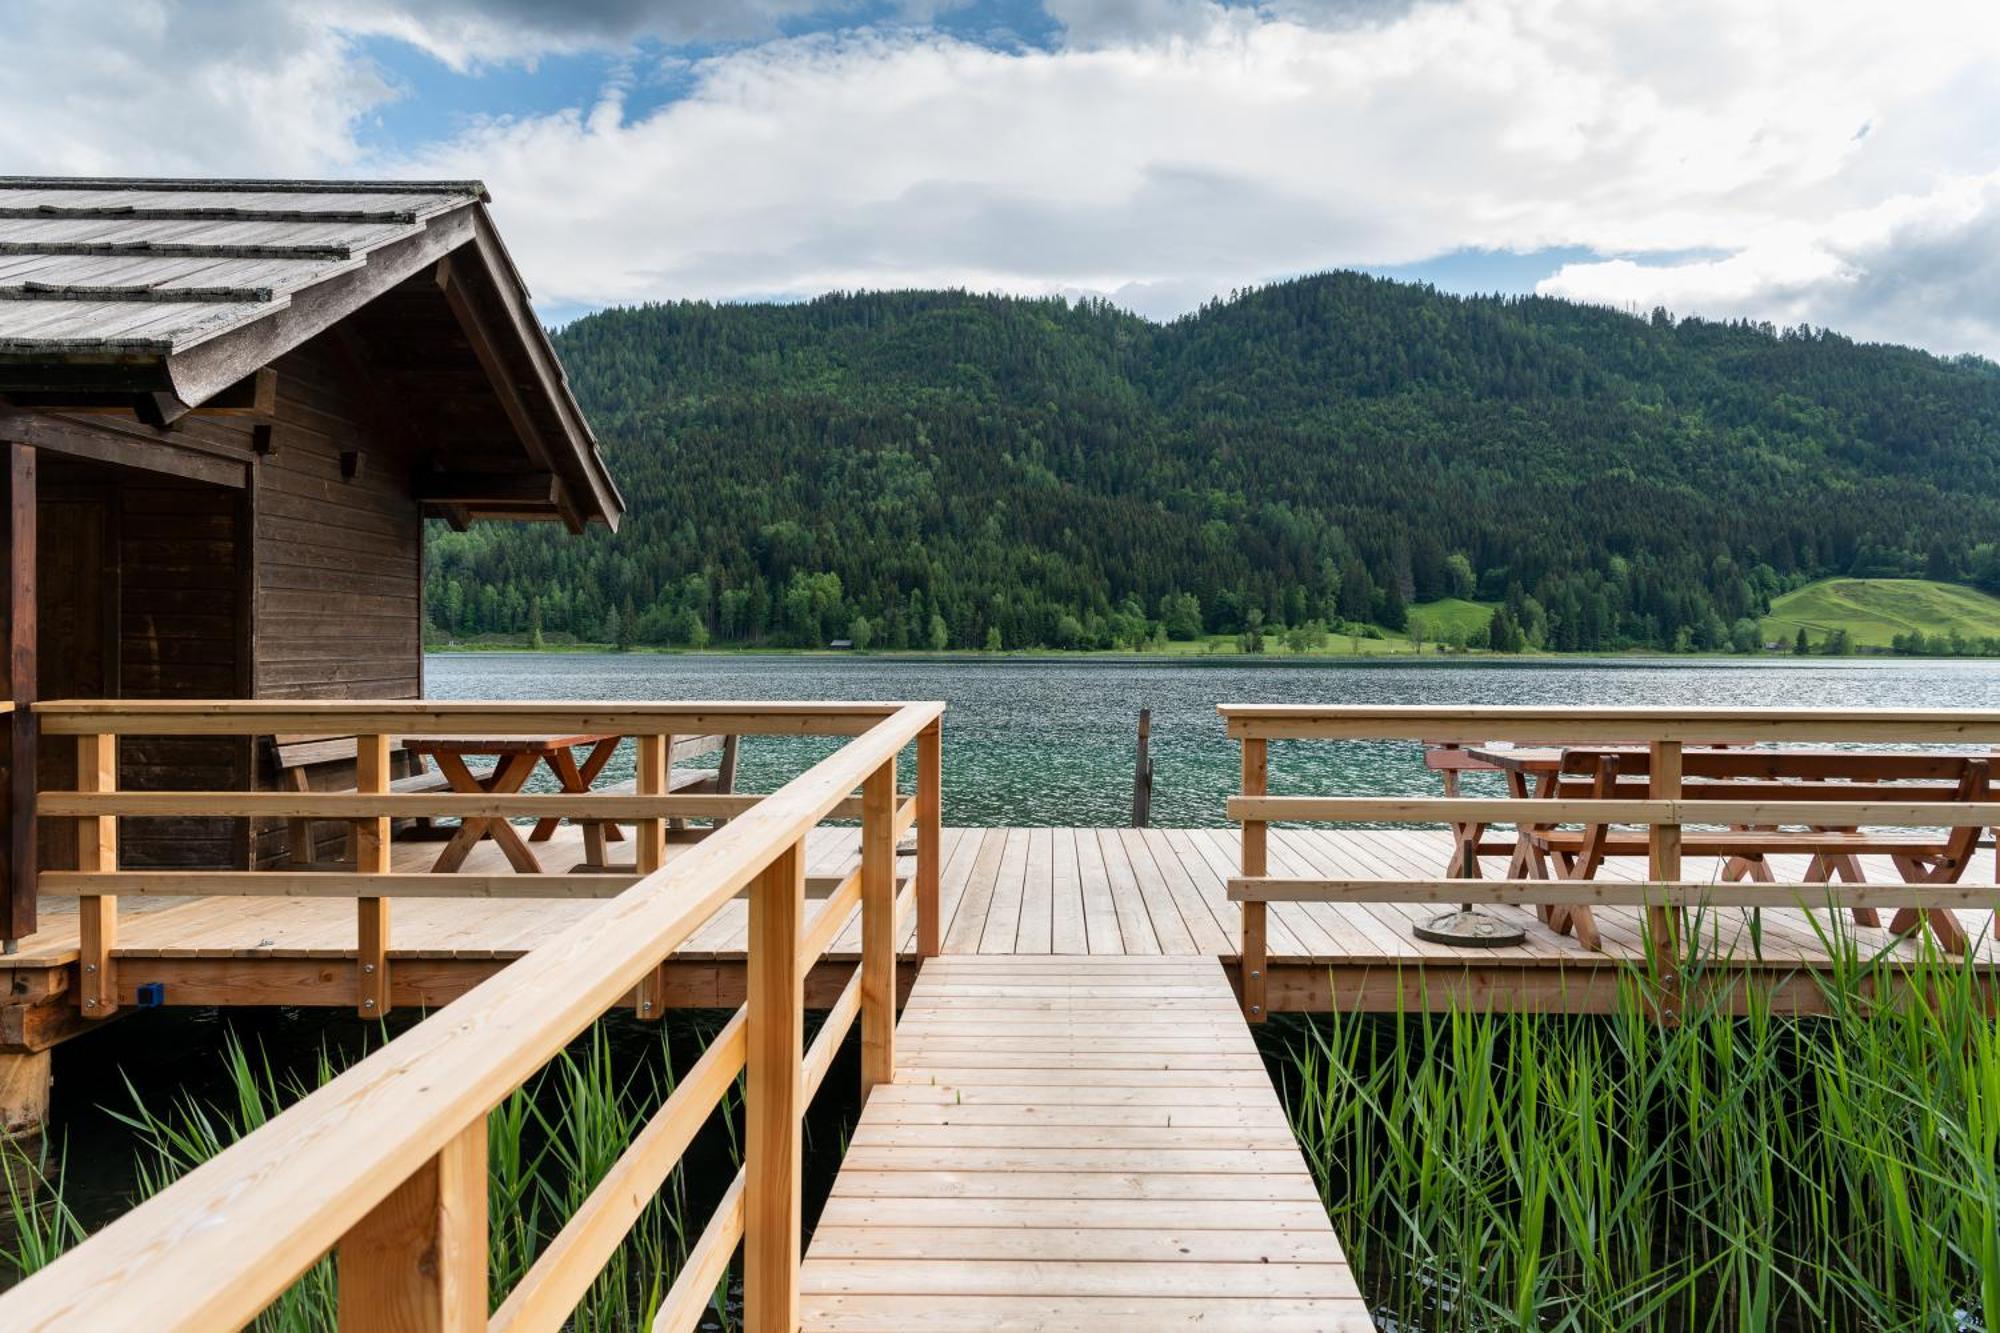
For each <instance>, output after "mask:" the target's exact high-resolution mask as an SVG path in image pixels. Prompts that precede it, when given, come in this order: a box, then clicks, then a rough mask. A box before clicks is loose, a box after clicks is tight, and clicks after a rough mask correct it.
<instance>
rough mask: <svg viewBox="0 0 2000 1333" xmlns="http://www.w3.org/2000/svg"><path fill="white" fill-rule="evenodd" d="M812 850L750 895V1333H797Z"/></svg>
mask: <svg viewBox="0 0 2000 1333" xmlns="http://www.w3.org/2000/svg"><path fill="white" fill-rule="evenodd" d="M805 901H806V863H805V844H804V843H803V842H799V843H794V844H792V845H791V846H790V847H787V848H786V849H785V850H784V851H782V852H780V853H778V858H777V859H776V860H775V861H773V862H771V864H770V865H769V866H768V867H766V868H765V870H764V872H763V873H762V874H760V875H759V876H758V877H757V879H756V882H755V883H754V884H752V885H751V888H750V932H749V939H748V941H747V943H748V949H749V959H748V962H747V964H746V970H747V972H748V974H749V975H748V982H749V984H748V990H749V994H748V997H747V1000H746V1007H747V1009H748V1010H749V1014H748V1017H747V1021H746V1032H745V1036H746V1040H747V1043H748V1048H747V1051H746V1054H745V1058H744V1069H745V1082H746V1084H747V1087H746V1088H745V1092H744V1134H743V1147H744V1158H745V1160H744V1164H743V1166H744V1224H743V1315H744V1327H745V1328H747V1329H748V1330H749V1333H792V1330H794V1329H796V1328H797V1327H798V1326H799V1227H800V1225H801V1222H802V1215H803V1212H804V1205H803V1203H802V1201H801V1197H800V1195H801V1188H800V1151H799V1117H800V1115H801V1114H802V1113H803V1111H804V1109H805V1096H804V1092H805V1089H804V1081H805V1078H804V1071H803V1069H802V1068H801V1065H802V1062H803V1061H804V1059H805V998H806V995H805V971H804V969H803V968H801V967H800V966H799V928H800V926H801V925H802V924H803V922H804V919H805Z"/></svg>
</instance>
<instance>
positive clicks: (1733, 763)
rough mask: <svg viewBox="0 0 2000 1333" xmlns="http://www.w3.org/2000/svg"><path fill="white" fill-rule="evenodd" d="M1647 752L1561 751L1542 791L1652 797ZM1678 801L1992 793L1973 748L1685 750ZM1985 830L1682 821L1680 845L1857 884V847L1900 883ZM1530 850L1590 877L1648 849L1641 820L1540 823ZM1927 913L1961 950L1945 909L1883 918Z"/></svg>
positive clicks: (1948, 862) (1758, 872) (1586, 931)
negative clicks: (1612, 861)
mask: <svg viewBox="0 0 2000 1333" xmlns="http://www.w3.org/2000/svg"><path fill="white" fill-rule="evenodd" d="M1651 762H1652V760H1651V756H1650V754H1649V753H1648V752H1646V751H1644V750H1632V749H1624V748H1605V749H1587V748H1575V749H1569V750H1566V751H1564V753H1563V757H1562V766H1561V770H1560V772H1559V773H1558V774H1557V777H1556V781H1555V782H1554V783H1553V784H1552V786H1551V788H1550V789H1549V791H1548V795H1550V796H1552V797H1554V798H1557V799H1587V800H1644V799H1646V798H1647V796H1648V795H1649V787H1650V778H1651V772H1650V769H1651ZM1681 772H1682V781H1681V789H1680V799H1681V800H1684V801H1739V802H1749V801H1785V802H1813V801H1887V802H1899V803H1903V802H1910V803H1924V802H1933V801H1934V802H1937V803H1939V804H1949V803H1957V802H1977V801H1985V800H1987V799H1989V795H1988V793H1989V792H1990V790H1991V777H1990V764H1989V761H1988V760H1986V759H1984V758H1982V757H1978V756H1973V755H1962V754H1961V755H1952V754H1910V753H1896V752H1890V753H1883V752H1879V751H1860V750H1694V749H1691V750H1686V751H1683V753H1682V756H1681ZM1980 833H1981V830H1980V829H1979V828H1977V827H1973V826H1963V827H1958V828H1953V829H1948V830H1946V831H1944V832H1929V831H1924V830H1901V831H1893V832H1892V831H1886V830H1876V831H1871V832H1865V833H1864V832H1862V831H1861V830H1860V829H1857V828H1852V827H1841V826H1838V825H1831V824H1828V825H1818V824H1815V825H1810V826H1808V827H1805V828H1803V829H1799V828H1780V827H1777V826H1775V825H1735V826H1732V827H1731V828H1729V829H1726V830H1708V829H1702V828H1698V827H1697V828H1693V829H1684V830H1683V831H1682V833H1681V836H1680V846H1681V851H1682V854H1683V855H1693V856H1714V857H1719V858H1721V859H1722V861H1723V870H1722V877H1723V879H1724V880H1727V881H1736V880H1741V879H1750V880H1754V881H1758V882H1762V883H1771V882H1774V876H1773V873H1772V871H1771V868H1770V866H1769V864H1768V863H1767V861H1766V858H1767V857H1769V856H1774V855H1781V854H1784V853H1788V852H1790V853H1803V854H1806V855H1809V856H1811V857H1812V861H1811V863H1810V864H1809V865H1808V867H1807V869H1806V873H1805V879H1806V881H1807V882H1810V883H1831V882H1832V881H1834V880H1835V879H1840V880H1845V881H1846V882H1848V883H1851V884H1859V883H1863V882H1865V880H1866V876H1865V875H1864V874H1863V873H1862V870H1861V863H1860V862H1859V860H1857V859H1856V858H1858V857H1861V856H1868V855H1873V856H1887V857H1888V858H1889V859H1890V862H1891V863H1892V864H1893V865H1894V866H1895V867H1896V869H1897V872H1898V873H1899V874H1901V875H1902V877H1903V879H1904V881H1905V882H1907V883H1913V884H1921V883H1931V884H1950V883H1955V882H1956V881H1957V880H1958V878H1959V877H1960V876H1961V875H1963V874H1964V873H1965V869H1966V867H1967V866H1968V865H1969V864H1971V860H1972V855H1973V852H1974V850H1975V849H1976V848H1977V847H1978V845H1979V837H1980ZM1527 838H1528V841H1529V843H1530V845H1531V847H1532V849H1533V856H1532V858H1531V864H1530V866H1529V870H1530V872H1531V873H1537V874H1546V873H1547V871H1548V869H1549V867H1550V866H1551V865H1553V868H1554V870H1555V872H1556V876H1557V877H1558V878H1562V879H1590V878H1593V877H1594V876H1595V875H1596V873H1597V870H1598V867H1599V866H1601V865H1602V864H1603V863H1604V861H1605V860H1606V859H1607V858H1609V857H1614V856H1626V857H1634V856H1646V855H1648V854H1649V852H1650V850H1651V843H1650V839H1649V837H1648V834H1647V832H1646V830H1644V829H1620V828H1617V827H1614V826H1612V825H1608V824H1592V825H1587V826H1585V827H1583V828H1581V829H1558V828H1554V827H1548V826H1537V827H1533V828H1530V829H1528V830H1527ZM1853 912H1854V919H1855V921H1856V923H1857V924H1860V925H1866V926H1879V925H1881V920H1880V918H1879V916H1878V915H1877V914H1876V912H1875V909H1873V908H1867V907H1857V908H1854V909H1853ZM1568 915H1569V918H1570V920H1571V923H1572V924H1574V925H1575V926H1576V927H1577V935H1578V938H1579V939H1580V940H1586V942H1588V939H1587V937H1589V936H1594V935H1595V930H1594V927H1593V925H1592V923H1591V922H1590V919H1589V910H1588V909H1587V908H1577V909H1573V910H1572V911H1571V912H1570V913H1569V914H1568ZM1925 922H1928V923H1929V925H1930V927H1931V929H1932V932H1933V933H1934V934H1935V935H1936V936H1937V939H1938V943H1939V945H1940V946H1941V947H1943V948H1944V949H1946V950H1947V951H1949V952H1953V953H1962V952H1964V950H1965V947H1966V938H1965V932H1964V930H1963V928H1962V927H1961V926H1960V925H1959V923H1958V918H1957V917H1956V916H1955V915H1953V914H1952V913H1951V912H1950V911H1949V910H1947V909H1944V908H1929V909H1923V908H1915V907H1906V908H1902V909H1900V910H1899V911H1898V912H1897V913H1896V915H1895V916H1894V918H1892V919H1891V921H1890V923H1889V928H1890V929H1891V930H1893V931H1896V932H1898V933H1903V932H1907V931H1911V930H1915V929H1918V928H1919V927H1920V926H1921V925H1923V924H1924V923H1925Z"/></svg>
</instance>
